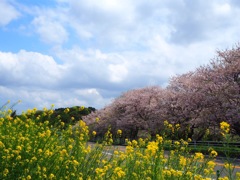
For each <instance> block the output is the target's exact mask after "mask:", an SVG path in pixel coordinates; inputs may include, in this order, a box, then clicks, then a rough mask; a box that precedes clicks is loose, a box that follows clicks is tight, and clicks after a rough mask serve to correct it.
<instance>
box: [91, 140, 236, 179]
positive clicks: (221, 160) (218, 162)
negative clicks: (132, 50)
mask: <svg viewBox="0 0 240 180" xmlns="http://www.w3.org/2000/svg"><path fill="white" fill-rule="evenodd" d="M89 144H90V145H91V146H94V143H89ZM113 149H117V150H120V151H125V150H126V146H113ZM109 154H111V153H109ZM168 154H169V151H165V155H166V156H167V155H168ZM229 161H230V162H231V163H232V164H233V165H234V171H233V174H235V173H236V172H240V159H229ZM215 162H216V167H215V171H216V172H217V170H219V171H220V172H221V176H225V175H227V172H226V170H224V164H225V162H227V159H226V158H225V157H217V158H216V160H215Z"/></svg>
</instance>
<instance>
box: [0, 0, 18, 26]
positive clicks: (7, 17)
mask: <svg viewBox="0 0 240 180" xmlns="http://www.w3.org/2000/svg"><path fill="white" fill-rule="evenodd" d="M19 16H20V13H19V12H18V11H17V10H16V9H15V8H14V6H13V5H11V4H10V3H9V2H8V1H6V0H1V1H0V17H1V18H0V26H5V25H7V24H8V23H10V22H11V21H12V20H14V19H17V18H18V17H19Z"/></svg>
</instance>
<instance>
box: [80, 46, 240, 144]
mask: <svg viewBox="0 0 240 180" xmlns="http://www.w3.org/2000/svg"><path fill="white" fill-rule="evenodd" d="M96 118H99V119H100V120H99V121H96ZM84 120H85V121H86V122H87V123H88V124H89V125H90V127H91V128H92V130H96V131H97V132H98V134H99V135H101V134H103V133H104V132H106V130H107V129H108V128H109V127H111V129H112V131H113V132H116V130H117V129H121V130H122V131H123V134H125V135H126V137H129V138H135V137H136V136H137V134H138V131H139V130H148V131H149V132H150V133H151V134H156V133H161V132H162V131H163V129H164V125H163V122H164V121H165V120H168V121H169V122H170V123H172V124H173V125H176V124H180V129H179V133H178V135H177V136H178V137H176V138H184V137H190V138H193V139H195V140H201V139H203V137H204V136H205V134H206V130H207V129H208V130H209V132H210V138H211V139H215V140H216V139H217V138H218V137H219V136H216V135H217V134H219V123H220V122H221V121H227V122H228V123H230V125H231V127H232V133H233V134H238V135H240V46H237V47H236V48H233V49H231V50H225V51H218V52H217V56H216V57H215V58H214V59H213V60H211V61H210V63H209V65H207V66H201V67H199V68H197V69H196V70H195V71H193V72H188V73H186V74H182V75H178V76H175V77H173V78H171V79H170V82H169V85H168V86H167V87H166V88H161V87H157V86H154V87H145V88H142V89H135V90H130V91H128V92H125V93H123V94H122V95H121V96H120V97H118V98H116V99H115V100H114V101H113V102H112V103H111V104H110V105H108V106H106V107H105V108H103V109H101V110H98V111H95V112H93V113H91V114H90V115H88V116H86V117H85V118H84ZM211 135H212V137H211Z"/></svg>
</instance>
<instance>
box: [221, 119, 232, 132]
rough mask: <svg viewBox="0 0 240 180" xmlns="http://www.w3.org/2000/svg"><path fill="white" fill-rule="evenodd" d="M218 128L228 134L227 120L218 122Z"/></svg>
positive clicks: (228, 125)
mask: <svg viewBox="0 0 240 180" xmlns="http://www.w3.org/2000/svg"><path fill="white" fill-rule="evenodd" d="M220 129H221V130H222V134H223V135H225V134H228V133H229V131H230V124H228V123H227V122H225V121H223V122H221V123H220Z"/></svg>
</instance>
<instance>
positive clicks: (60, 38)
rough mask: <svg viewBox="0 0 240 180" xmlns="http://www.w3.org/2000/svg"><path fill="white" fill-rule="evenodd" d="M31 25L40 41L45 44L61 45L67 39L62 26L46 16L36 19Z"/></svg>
mask: <svg viewBox="0 0 240 180" xmlns="http://www.w3.org/2000/svg"><path fill="white" fill-rule="evenodd" d="M33 25H34V26H35V28H36V31H37V33H38V34H39V35H40V37H41V38H42V40H43V41H44V42H46V43H54V44H62V43H64V42H65V41H66V40H67V39H68V33H67V31H66V30H65V28H64V26H63V25H62V24H61V23H60V22H58V21H56V20H53V19H51V17H48V16H46V15H44V16H39V17H36V18H35V19H34V20H33Z"/></svg>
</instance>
